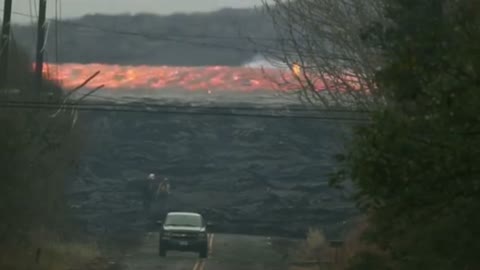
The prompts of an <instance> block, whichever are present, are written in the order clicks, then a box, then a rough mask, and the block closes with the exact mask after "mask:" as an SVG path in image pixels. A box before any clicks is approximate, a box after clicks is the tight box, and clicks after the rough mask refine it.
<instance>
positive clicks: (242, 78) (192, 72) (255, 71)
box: [44, 64, 323, 91]
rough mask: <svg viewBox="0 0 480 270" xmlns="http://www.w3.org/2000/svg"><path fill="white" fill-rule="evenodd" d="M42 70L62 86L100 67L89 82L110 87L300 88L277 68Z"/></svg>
mask: <svg viewBox="0 0 480 270" xmlns="http://www.w3.org/2000/svg"><path fill="white" fill-rule="evenodd" d="M44 70H45V73H46V76H47V77H48V78H50V79H54V80H58V81H59V82H60V83H61V84H62V86H64V87H65V88H74V87H76V86H78V85H80V84H81V83H82V82H83V81H84V80H85V79H87V78H88V77H90V76H91V75H92V74H94V73H95V72H96V71H100V74H99V75H98V76H97V77H95V78H94V79H93V80H92V81H91V82H90V83H89V84H88V86H90V87H96V86H98V85H102V84H103V85H105V88H109V89H166V88H182V89H186V90H192V91H196V90H204V91H212V90H217V91H225V90H236V91H256V90H279V91H285V90H287V91H288V90H292V89H299V85H298V84H297V83H295V82H296V81H295V78H294V77H293V74H291V73H290V74H289V72H286V73H282V71H280V70H278V69H264V70H262V69H259V68H250V67H223V66H212V67H168V66H158V67H155V66H119V65H105V64H58V65H56V64H48V65H47V66H46V68H45V69H44ZM285 81H286V82H288V83H285ZM317 89H323V86H322V85H318V86H317Z"/></svg>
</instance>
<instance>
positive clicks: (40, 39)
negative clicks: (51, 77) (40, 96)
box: [35, 0, 47, 92]
mask: <svg viewBox="0 0 480 270" xmlns="http://www.w3.org/2000/svg"><path fill="white" fill-rule="evenodd" d="M39 2H40V8H39V9H38V12H39V13H38V28H37V57H36V61H35V75H36V76H35V77H36V86H37V89H36V90H37V91H39V92H41V91H42V84H43V77H42V76H43V54H44V52H45V48H44V45H45V32H46V31H45V30H46V18H47V0H40V1H39Z"/></svg>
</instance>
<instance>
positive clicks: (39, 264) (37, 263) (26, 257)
mask: <svg viewBox="0 0 480 270" xmlns="http://www.w3.org/2000/svg"><path fill="white" fill-rule="evenodd" d="M106 264H108V262H106V261H105V260H104V259H103V258H102V254H101V252H100V250H99V248H98V246H97V244H96V243H94V242H75V241H68V242H67V241H62V240H61V239H60V237H57V236H55V235H52V234H47V233H35V234H32V238H31V241H30V243H28V244H21V243H9V244H4V245H3V246H2V247H1V252H0V269H2V270H31V269H35V270H77V269H78V270H80V269H82V270H87V269H107V268H105V267H104V266H105V265H106ZM94 266H95V267H94ZM97 266H98V267H97Z"/></svg>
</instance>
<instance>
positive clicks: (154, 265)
mask: <svg viewBox="0 0 480 270" xmlns="http://www.w3.org/2000/svg"><path fill="white" fill-rule="evenodd" d="M209 237H210V238H209V240H210V245H211V248H210V255H209V258H208V259H204V260H202V259H198V255H197V254H195V253H182V252H173V251H171V252H169V253H168V255H167V257H165V258H161V257H159V256H158V252H157V250H158V248H157V243H158V234H156V233H151V234H149V235H147V236H146V237H145V240H144V242H143V244H142V245H141V246H140V247H139V248H138V249H137V250H135V251H134V252H132V253H131V254H128V256H127V257H126V259H125V261H124V262H123V265H124V266H125V268H126V270H167V269H168V270H283V269H286V265H287V263H286V259H285V258H284V256H282V255H281V254H280V253H279V252H277V251H276V250H277V248H275V247H274V245H272V239H271V238H269V237H260V236H245V235H228V234H211V235H209ZM274 240H275V239H274ZM274 242H275V241H274Z"/></svg>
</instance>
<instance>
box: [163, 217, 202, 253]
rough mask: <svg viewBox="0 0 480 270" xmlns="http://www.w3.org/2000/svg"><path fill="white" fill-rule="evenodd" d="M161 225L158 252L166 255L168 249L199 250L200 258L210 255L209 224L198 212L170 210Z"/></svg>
mask: <svg viewBox="0 0 480 270" xmlns="http://www.w3.org/2000/svg"><path fill="white" fill-rule="evenodd" d="M157 224H159V225H160V226H161V228H160V237H159V248H158V253H159V255H160V256H162V257H165V256H166V255H167V251H169V250H176V251H190V252H198V254H199V256H200V258H206V257H207V256H208V234H207V227H210V226H211V224H207V223H206V222H205V220H204V218H203V217H202V215H200V214H198V213H189V212H170V213H168V214H167V216H166V218H165V221H164V222H162V221H157Z"/></svg>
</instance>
